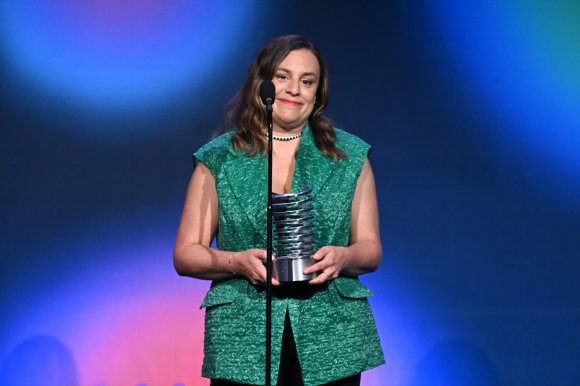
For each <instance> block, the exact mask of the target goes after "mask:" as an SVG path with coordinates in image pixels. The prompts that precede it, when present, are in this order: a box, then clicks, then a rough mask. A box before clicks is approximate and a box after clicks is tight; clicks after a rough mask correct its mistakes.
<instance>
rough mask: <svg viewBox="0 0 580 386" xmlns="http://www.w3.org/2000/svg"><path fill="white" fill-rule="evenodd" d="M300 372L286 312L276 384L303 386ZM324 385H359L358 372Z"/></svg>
mask: <svg viewBox="0 0 580 386" xmlns="http://www.w3.org/2000/svg"><path fill="white" fill-rule="evenodd" d="M210 385H211V386H238V385H242V384H241V383H236V382H231V381H224V380H221V379H212V380H211V384H210ZM303 385H304V383H303V382H302V372H301V371H300V362H298V353H297V352H296V343H295V342H294V336H293V334H292V326H291V324H290V316H289V315H288V313H286V318H285V320H284V334H283V335H282V355H281V357H280V373H279V375H278V384H277V386H303ZM324 386H360V374H355V375H352V376H350V377H346V378H342V379H337V380H335V381H332V382H329V383H325V384H324Z"/></svg>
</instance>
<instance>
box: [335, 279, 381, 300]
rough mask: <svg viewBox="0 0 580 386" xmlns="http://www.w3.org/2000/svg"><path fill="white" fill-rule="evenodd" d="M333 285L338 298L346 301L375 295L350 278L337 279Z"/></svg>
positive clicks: (359, 282) (358, 281)
mask: <svg viewBox="0 0 580 386" xmlns="http://www.w3.org/2000/svg"><path fill="white" fill-rule="evenodd" d="M334 285H335V286H336V289H337V290H338V293H339V294H340V296H342V297H343V298H347V299H364V298H370V297H372V296H374V295H375V294H374V293H373V291H371V290H370V289H368V288H367V287H366V286H365V285H364V284H363V283H362V282H361V281H360V280H358V279H354V278H351V277H337V278H336V279H335V280H334Z"/></svg>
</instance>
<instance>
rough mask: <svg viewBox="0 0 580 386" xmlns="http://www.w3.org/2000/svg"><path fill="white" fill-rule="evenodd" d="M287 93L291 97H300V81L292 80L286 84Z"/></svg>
mask: <svg viewBox="0 0 580 386" xmlns="http://www.w3.org/2000/svg"><path fill="white" fill-rule="evenodd" d="M286 92H287V93H288V94H290V95H293V96H296V95H300V79H291V80H289V81H288V82H287V83H286Z"/></svg>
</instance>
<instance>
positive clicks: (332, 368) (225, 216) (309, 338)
mask: <svg viewBox="0 0 580 386" xmlns="http://www.w3.org/2000/svg"><path fill="white" fill-rule="evenodd" d="M336 134H337V146H338V147H339V148H341V149H342V150H344V151H345V152H346V153H347V154H348V159H346V160H340V161H339V162H334V161H333V160H332V159H331V158H329V157H325V156H324V155H323V154H322V153H321V152H320V151H319V150H318V148H317V147H316V145H315V143H314V138H313V136H312V132H311V130H310V128H309V126H308V125H307V126H306V128H305V129H304V131H303V134H302V138H301V142H300V145H299V149H298V154H297V160H296V169H295V173H294V178H293V181H292V187H293V191H295V192H296V191H299V190H300V186H301V185H302V184H307V185H310V186H311V187H312V194H313V196H314V207H315V209H314V215H315V219H316V221H315V227H316V228H315V229H316V242H317V248H321V247H323V246H325V245H336V246H347V245H348V242H349V228H350V215H351V204H352V198H353V195H354V191H355V187H356V183H357V179H358V176H359V175H360V172H361V170H362V166H363V164H364V161H365V158H366V156H367V155H368V152H369V149H370V147H369V146H368V145H367V144H366V143H365V142H363V141H362V140H360V139H359V138H357V137H355V136H354V135H351V134H348V133H346V132H344V131H342V130H339V129H337V130H336ZM194 156H195V161H196V162H198V161H199V162H202V163H203V164H204V165H206V166H207V167H208V168H209V170H210V171H211V173H212V174H213V176H214V178H215V182H216V189H217V194H218V200H219V229H218V234H217V245H218V247H219V249H221V250H226V251H243V250H247V249H251V248H261V249H266V207H267V159H266V158H265V157H262V156H260V155H258V156H255V157H248V156H246V155H245V154H243V153H240V152H236V151H235V150H234V149H233V147H232V145H231V134H230V133H228V134H224V135H222V136H220V137H218V138H216V139H214V140H212V141H211V142H209V143H208V144H207V145H205V146H203V147H202V148H201V149H200V150H199V151H197V152H196V153H195V155H194ZM372 295H373V294H372V292H371V291H370V290H369V289H367V288H366V287H365V285H364V284H362V283H361V282H360V281H359V280H358V278H350V277H342V276H341V277H339V278H337V279H335V280H333V281H332V282H330V283H328V284H326V285H321V286H319V288H318V290H317V291H314V293H313V294H312V296H308V297H306V298H293V297H286V296H284V297H274V298H273V299H272V384H273V385H275V384H276V381H277V377H278V370H279V368H278V367H279V362H280V351H281V344H282V332H283V327H284V317H285V315H286V312H288V313H289V316H290V321H291V324H292V331H293V333H294V340H295V342H296V349H297V353H298V358H299V361H300V366H301V369H302V375H303V378H304V384H305V386H313V385H320V384H323V383H326V382H329V381H331V380H334V379H339V378H343V377H347V376H349V375H352V374H355V373H358V372H361V371H364V370H368V369H371V368H373V367H377V366H379V365H381V364H382V363H384V358H383V352H382V349H381V346H380V342H379V337H378V335H377V331H376V327H375V321H374V318H373V315H372V312H371V309H370V306H369V303H368V300H367V298H368V297H370V296H372ZM265 304H266V303H265V290H264V288H263V287H260V286H253V285H252V284H250V283H249V281H247V280H245V279H243V278H234V279H229V280H223V281H214V282H213V283H212V285H211V288H210V290H209V292H208V293H207V295H206V297H205V299H204V301H203V303H202V305H201V306H202V307H205V310H206V317H205V342H204V362H203V369H202V375H203V376H204V377H208V378H217V379H227V380H231V381H235V382H239V383H247V384H256V385H263V384H264V383H265V381H264V374H265V371H264V370H265V367H264V366H265V340H264V339H265V338H264V336H265V323H266V322H265V320H266V316H265V312H266V305H265Z"/></svg>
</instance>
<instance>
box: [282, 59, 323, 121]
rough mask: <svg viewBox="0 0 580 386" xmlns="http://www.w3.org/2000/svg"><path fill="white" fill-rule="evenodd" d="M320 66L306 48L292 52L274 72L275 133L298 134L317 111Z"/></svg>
mask: <svg viewBox="0 0 580 386" xmlns="http://www.w3.org/2000/svg"><path fill="white" fill-rule="evenodd" d="M319 80H320V65H319V64H318V59H316V56H314V54H313V53H312V52H311V51H310V50H307V49H300V50H294V51H291V52H290V53H289V54H288V55H287V56H286V57H285V58H284V59H283V60H282V62H280V64H279V65H278V67H277V68H276V71H275V72H274V79H272V82H274V86H276V100H275V101H274V106H273V108H274V110H273V113H272V123H273V129H274V130H275V131H276V130H277V131H286V132H292V131H299V130H301V129H302V127H304V125H305V124H306V121H307V120H308V117H309V116H310V114H311V113H312V110H313V109H314V103H315V101H316V90H317V89H318V82H319Z"/></svg>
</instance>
